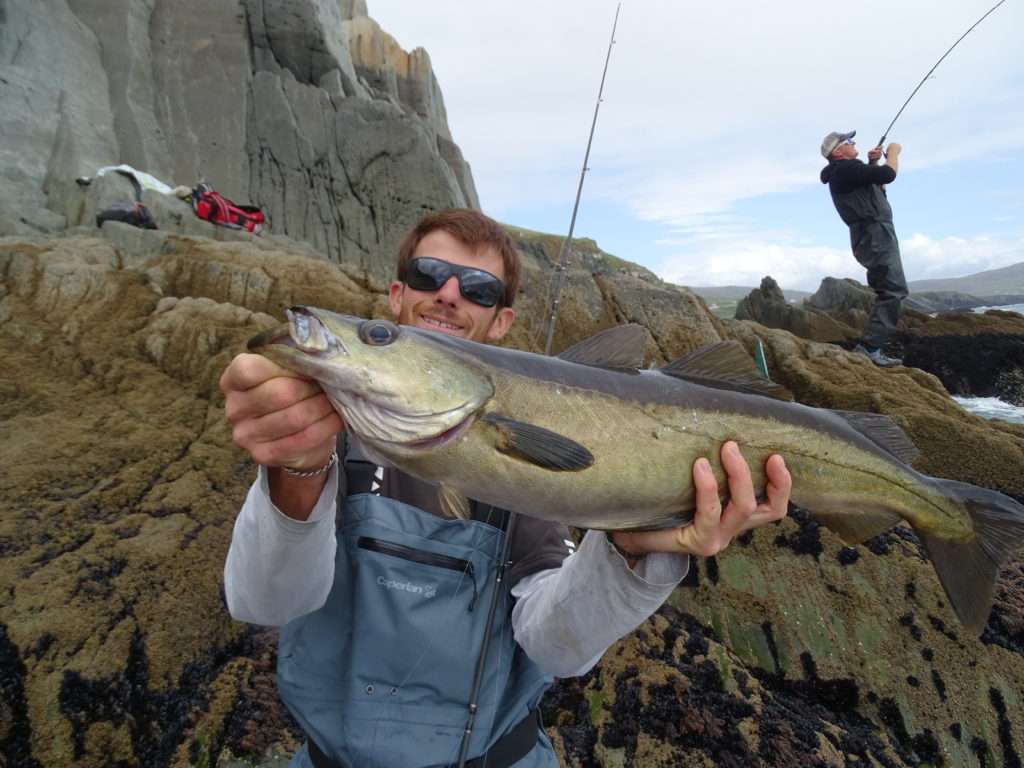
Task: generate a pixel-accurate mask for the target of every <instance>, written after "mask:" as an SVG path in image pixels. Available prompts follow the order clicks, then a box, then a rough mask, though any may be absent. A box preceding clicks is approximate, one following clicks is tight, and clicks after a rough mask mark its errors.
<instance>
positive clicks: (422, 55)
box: [0, 0, 479, 284]
mask: <svg viewBox="0 0 1024 768" xmlns="http://www.w3.org/2000/svg"><path fill="white" fill-rule="evenodd" d="M366 11H367V9H366V4H365V3H364V2H361V0H345V1H344V2H339V0H225V1H224V2H218V3H208V2H205V0H142V1H140V2H137V3H131V4H127V5H125V4H120V3H118V4H114V3H109V2H105V0H46V1H45V2H38V1H37V0H8V1H7V2H5V3H4V5H3V13H4V23H3V26H2V27H0V235H3V234H31V233H34V232H53V231H57V230H60V229H61V228H63V227H65V226H75V225H78V224H81V223H82V222H83V221H84V220H85V218H86V211H85V210H84V206H85V200H84V198H83V196H82V191H81V190H80V189H78V188H77V186H76V185H75V183H74V180H75V178H77V177H79V176H87V175H91V174H93V173H94V172H95V171H96V169H98V168H99V167H101V166H105V165H118V164H121V163H126V164H128V165H131V166H133V167H135V168H138V169H139V170H142V171H145V172H147V173H150V174H152V175H154V176H156V177H157V178H159V179H161V180H162V181H164V182H165V183H166V184H168V185H169V186H172V187H173V186H177V185H181V184H184V185H188V186H192V185H194V184H195V183H197V182H199V181H201V180H205V181H208V182H209V183H210V184H212V185H213V187H214V188H215V189H217V190H218V191H219V192H221V193H222V194H224V195H225V196H227V197H229V198H231V199H232V200H235V201H236V202H239V203H252V204H255V205H259V206H260V207H261V208H263V209H264V212H265V213H266V214H267V216H268V220H269V230H270V231H271V232H273V233H277V234H283V235H288V236H290V237H292V238H295V239H301V240H305V241H307V242H309V243H310V244H311V245H312V246H313V247H314V248H315V249H316V250H317V251H319V252H320V253H321V254H322V255H323V256H324V257H325V258H328V259H330V260H332V261H337V262H345V263H349V264H354V265H357V266H358V267H359V268H360V269H361V270H363V271H364V272H365V273H366V276H367V279H369V280H371V281H373V282H375V284H380V283H381V281H383V280H385V279H386V278H387V277H389V272H390V257H391V254H392V253H393V252H394V248H395V246H396V245H397V242H398V238H399V237H400V236H401V234H402V233H403V232H404V231H405V229H407V227H408V226H409V225H410V224H411V223H412V222H413V221H415V220H417V219H418V218H420V216H421V215H422V213H423V211H424V210H429V209H437V208H444V207H449V206H467V205H468V206H477V207H478V206H479V201H478V199H477V194H476V190H475V187H474V184H473V179H472V174H471V172H470V169H469V166H468V164H467V163H466V162H465V160H464V159H463V157H462V154H461V152H460V150H459V148H458V146H457V145H456V144H455V143H454V141H453V139H452V135H451V131H450V130H449V128H448V124H447V115H446V112H445V108H444V100H443V97H442V95H441V89H440V86H439V84H438V82H437V79H436V77H435V76H434V74H433V70H432V68H431V65H430V58H429V57H428V56H427V54H426V52H425V51H422V50H421V49H417V50H415V51H413V52H412V53H408V54H407V53H406V52H404V51H403V50H402V49H401V48H400V47H399V46H398V44H397V43H396V42H395V41H394V40H393V39H392V38H391V37H390V36H389V35H388V34H387V33H385V32H383V31H382V30H381V29H380V28H379V26H378V25H377V24H376V23H375V22H374V21H373V20H372V19H370V18H368V17H367V16H366Z"/></svg>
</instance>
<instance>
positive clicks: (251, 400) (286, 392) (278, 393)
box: [224, 377, 323, 425]
mask: <svg viewBox="0 0 1024 768" xmlns="http://www.w3.org/2000/svg"><path fill="white" fill-rule="evenodd" d="M322 394H323V390H322V389H320V385H319V384H317V383H316V382H315V381H311V380H309V379H292V378H285V377H274V378H272V379H268V380H266V381H264V382H263V383H261V384H258V385H256V386H254V387H252V388H250V389H247V390H245V391H242V392H239V391H229V392H228V393H227V396H226V397H225V399H224V413H225V415H226V416H227V417H228V421H230V422H231V423H232V424H235V425H239V424H241V422H243V421H245V420H247V419H258V418H261V417H263V416H266V415H268V414H272V413H274V412H276V411H283V410H285V409H287V408H290V407H291V406H293V405H295V404H296V403H299V402H302V401H304V400H308V399H310V398H313V397H316V396H317V395H322Z"/></svg>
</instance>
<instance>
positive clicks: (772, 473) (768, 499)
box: [744, 454, 793, 530]
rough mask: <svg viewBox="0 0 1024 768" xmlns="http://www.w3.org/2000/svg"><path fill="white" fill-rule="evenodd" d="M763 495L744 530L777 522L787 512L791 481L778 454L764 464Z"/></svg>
mask: <svg viewBox="0 0 1024 768" xmlns="http://www.w3.org/2000/svg"><path fill="white" fill-rule="evenodd" d="M765 475H766V476H767V479H768V482H767V483H766V485H765V495H764V497H763V498H762V499H760V501H759V503H758V505H757V509H755V510H754V514H753V515H751V516H750V519H749V520H748V521H747V524H746V525H745V526H744V530H750V529H751V528H759V527H760V526H762V525H766V524H768V523H774V522H778V521H779V520H781V519H782V518H784V517H785V516H786V514H787V513H788V511H789V495H790V492H791V491H792V488H793V479H792V477H791V476H790V474H789V470H788V469H786V463H785V461H783V459H782V457H781V456H779V455H778V454H776V455H773V456H770V457H769V458H768V461H767V462H765Z"/></svg>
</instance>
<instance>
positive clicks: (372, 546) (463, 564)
mask: <svg viewBox="0 0 1024 768" xmlns="http://www.w3.org/2000/svg"><path fill="white" fill-rule="evenodd" d="M356 546H358V547H359V548H360V549H366V550H369V551H371V552H377V553H380V554H382V555H390V556H391V557H398V558H401V559H402V560H409V561H410V562H413V563H419V564H420V565H427V566H431V567H434V568H444V569H446V570H449V571H456V572H458V573H464V574H466V575H467V576H469V579H470V581H471V582H472V583H473V599H472V600H470V601H469V610H470V611H472V610H473V608H474V607H476V599H477V585H476V573H475V571H474V569H473V563H471V562H470V561H469V560H463V559H462V558H459V557H451V556H449V555H441V554H438V553H437V552H424V551H423V550H421V549H413V548H412V547H407V546H405V545H404V544H396V543H395V542H393V541H385V540H383V539H375V538H372V537H370V536H360V537H359V538H358V539H357V540H356Z"/></svg>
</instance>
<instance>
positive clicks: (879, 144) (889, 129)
mask: <svg viewBox="0 0 1024 768" xmlns="http://www.w3.org/2000/svg"><path fill="white" fill-rule="evenodd" d="M1005 2H1006V0H999V2H998V3H996V4H995V5H993V6H992V7H991V8H989V9H988V11H987V12H986V13H985V15H984V16H982V17H981V18H980V19H978V20H977V21H976V22H974V23H973V24H972V25H971V27H970V29H968V30H967V31H966V32H964V33H963V34H962V35H960V37H959V38H957V41H956V42H955V43H953V44H952V45H951V46H949V49H948V50H947V51H946V52H945V53H944V54H942V56H941V57H940V58H939V60H938V61H936V62H935V66H934V67H932V68H931V69H929V70H928V74H926V75H925V76H924V77H923V78H921V82H920V83H918V84H917V88H915V89H914V90H913V91H912V92H911V94H910V96H908V97H907V100H906V101H904V102H903V106H902V107H900V111H899V112H897V113H896V117H894V118H893V119H892V122H891V123H889V127H888V128H886V129H885V133H883V134H882V138H880V139H879V140H878V144H876V145H875V146H877V147H880V146H882V144H883V143H884V142H885V138H886V137H887V136H888V135H889V131H891V130H892V127H893V125H895V123H896V121H897V120H899V117H900V115H902V114H903V110H904V109H906V108H907V104H909V103H910V100H911V99H912V98H914V95H915V94H916V93H917V92H918V91H919V90H921V86H922V85H924V84H925V81H927V80H928V78H929V77H931V74H932V72H934V71H935V70H936V69H937V68H938V66H939V64H941V63H942V60H943V59H945V58H946V57H947V56H949V54H950V53H952V52H953V49H954V48H956V47H957V46H958V45H960V41H961V40H963V39H964V38H965V37H967V36H968V35H969V34H971V31H972V30H973V29H974V28H975V27H976V26H978V25H979V24H981V22H983V21H984V20H985V19H986V18H987V17H988V15H989V14H990V13H992V11H994V10H995V9H996V8H998V7H999V6H1000V5H1002V4H1003V3H1005Z"/></svg>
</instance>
